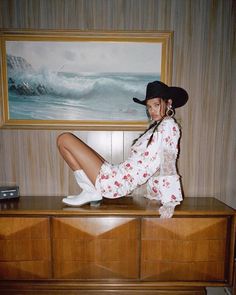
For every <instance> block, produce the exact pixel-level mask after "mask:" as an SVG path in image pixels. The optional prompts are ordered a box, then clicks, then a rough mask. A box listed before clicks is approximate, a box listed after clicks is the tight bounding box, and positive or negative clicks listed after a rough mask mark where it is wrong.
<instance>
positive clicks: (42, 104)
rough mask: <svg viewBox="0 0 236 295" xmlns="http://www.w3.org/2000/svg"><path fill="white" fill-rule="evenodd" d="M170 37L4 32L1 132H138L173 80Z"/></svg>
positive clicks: (126, 33)
mask: <svg viewBox="0 0 236 295" xmlns="http://www.w3.org/2000/svg"><path fill="white" fill-rule="evenodd" d="M172 42H173V33H172V32H163V31H162V32H159V31H146V32H143V31H142V32H138V31H137V32H134V31H132V32H131V31H120V32H119V31H115V32H101V31H93V32H86V31H75V30H73V31H54V30H40V31H38V30H37V31H32V30H24V31H22V30H19V31H1V81H2V89H1V90H2V91H1V93H2V95H1V100H2V120H1V121H2V124H1V127H2V128H43V129H46V128H49V129H50V128H52V129H53V128H54V129H55V128H60V129H66V128H69V129H71V128H80V129H81V130H82V129H83V130H85V129H93V130H140V129H143V128H144V127H145V126H146V125H147V118H146V116H145V110H144V108H143V106H140V105H138V104H134V103H133V100H132V98H133V97H134V96H135V97H139V98H141V99H143V98H144V97H145V88H146V84H147V83H148V82H149V81H153V80H161V81H163V82H165V83H167V84H169V83H170V82H171V66H172Z"/></svg>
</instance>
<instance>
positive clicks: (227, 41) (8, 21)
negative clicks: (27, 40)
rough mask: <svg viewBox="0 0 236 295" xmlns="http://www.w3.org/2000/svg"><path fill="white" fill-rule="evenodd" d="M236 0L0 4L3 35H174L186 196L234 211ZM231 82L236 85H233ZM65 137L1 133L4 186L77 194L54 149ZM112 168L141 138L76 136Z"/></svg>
mask: <svg viewBox="0 0 236 295" xmlns="http://www.w3.org/2000/svg"><path fill="white" fill-rule="evenodd" d="M233 2H234V1H233V0H214V1H213V0H123V1H121V0H83V1H82V0H78V1H75V0H67V1H65V0H64V1H63V0H58V1H56V0H47V1H46V0H36V1H33V0H15V1H11V0H8V1H7V0H1V1H0V27H1V28H3V29H4V28H17V29H20V28H30V29H80V30H142V31H145V30H168V31H169V30H171V31H174V48H173V49H174V50H173V72H172V84H173V85H178V86H182V87H184V88H186V89H187V90H188V92H189V95H190V100H189V102H188V104H187V105H186V106H185V107H183V108H182V109H181V110H179V111H178V113H177V116H178V117H179V118H180V119H181V125H182V133H183V136H182V140H181V154H180V159H179V171H180V174H181V175H182V177H183V188H184V192H185V196H186V197H192V196H195V197H202V196H215V197H217V198H218V199H220V200H222V201H224V202H226V203H227V204H229V205H231V206H233V207H236V201H235V200H236V196H235V179H236V163H235V153H236V134H235V127H236V115H235V114H236V100H235V93H236V92H235V90H236V89H235V86H234V84H235V70H234V68H235V67H233V61H235V44H233V40H234V31H233V29H234V17H235V6H234V7H233ZM233 77H234V83H233ZM61 132H62V130H57V131H55V130H6V129H2V130H0V165H1V166H0V167H1V168H0V182H1V183H2V184H4V183H18V184H19V185H20V189H21V194H22V195H38V196H40V195H50V196H52V197H53V195H66V194H68V192H70V193H72V192H75V191H76V190H77V188H76V185H75V182H74V179H73V177H72V174H71V173H70V172H69V169H68V168H67V167H66V165H65V164H64V163H63V161H62V160H61V159H60V157H59V155H58V152H57V150H56V137H57V135H58V134H59V133H61ZM75 133H76V134H77V135H79V136H82V137H83V138H84V139H85V141H86V142H87V143H88V144H90V145H91V146H92V147H95V148H96V149H97V150H98V151H99V152H100V153H101V154H102V155H103V156H104V157H106V158H107V159H108V160H110V161H113V162H115V163H116V162H119V161H122V160H123V158H124V157H126V155H127V152H128V146H129V145H130V142H131V140H132V139H133V138H135V137H136V136H137V134H138V132H132V131H89V132H87V131H79V130H78V131H76V132H75Z"/></svg>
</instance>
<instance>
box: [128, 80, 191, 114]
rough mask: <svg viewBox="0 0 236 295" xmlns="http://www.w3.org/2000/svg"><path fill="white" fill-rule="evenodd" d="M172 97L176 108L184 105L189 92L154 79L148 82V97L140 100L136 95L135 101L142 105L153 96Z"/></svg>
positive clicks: (173, 105)
mask: <svg viewBox="0 0 236 295" xmlns="http://www.w3.org/2000/svg"><path fill="white" fill-rule="evenodd" d="M156 97H158V98H163V99H172V107H173V108H174V109H176V108H179V107H182V106H183V105H184V104H186V102H187V100H188V93H187V92H186V91H185V90H184V89H183V88H181V87H169V86H168V85H166V84H165V83H163V82H160V81H153V82H150V83H148V85H147V89H146V97H145V99H144V100H139V99H138V98H136V97H134V98H133V101H134V102H137V103H139V104H142V105H146V103H147V100H149V99H152V98H156Z"/></svg>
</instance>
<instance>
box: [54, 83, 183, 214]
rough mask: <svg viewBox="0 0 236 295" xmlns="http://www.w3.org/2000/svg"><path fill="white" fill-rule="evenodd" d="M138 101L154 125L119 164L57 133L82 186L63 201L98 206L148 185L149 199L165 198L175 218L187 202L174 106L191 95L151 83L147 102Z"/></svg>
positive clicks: (164, 207)
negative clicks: (177, 209) (178, 163)
mask: <svg viewBox="0 0 236 295" xmlns="http://www.w3.org/2000/svg"><path fill="white" fill-rule="evenodd" d="M133 100H134V102H136V103H139V104H142V105H144V106H146V110H147V114H148V115H149V116H150V117H151V119H152V120H153V123H152V124H151V125H150V126H149V128H148V129H147V130H146V131H145V132H144V133H143V134H142V135H141V136H140V137H139V138H138V139H137V140H136V141H135V143H134V144H133V145H132V147H131V154H130V157H129V158H128V159H127V160H126V161H124V162H122V163H120V164H118V165H112V164H110V163H107V162H106V161H105V160H104V159H103V158H102V157H101V156H100V155H99V154H97V153H96V152H95V151H94V150H93V149H91V148H90V147H89V146H87V145H86V144H85V143H84V142H82V141H81V140H80V139H78V138H77V137H75V136H74V135H72V134H70V133H63V134H61V135H60V136H59V137H58V148H59V151H60V153H61V155H62V157H63V158H64V160H65V161H66V162H67V164H68V165H69V167H70V168H71V169H72V170H73V171H74V175H75V178H76V181H77V183H78V185H79V186H80V187H81V188H82V189H83V191H82V192H81V193H80V194H79V195H77V196H68V197H67V198H64V199H63V203H65V204H67V205H69V206H81V205H84V204H87V203H90V204H91V205H94V204H96V203H97V202H98V201H100V200H101V199H102V197H106V198H119V197H122V196H125V195H127V194H129V193H130V192H132V191H133V190H134V189H135V188H136V187H138V186H139V185H142V184H144V183H147V196H146V197H147V198H149V199H156V200H160V201H161V203H162V206H161V208H160V210H159V212H160V214H161V217H162V218H170V217H172V215H173V212H174V208H175V206H176V205H178V204H179V203H180V201H181V200H182V194H181V187H180V180H179V175H178V174H177V171H176V158H177V155H178V141H179V137H180V131H179V127H178V125H177V123H176V122H175V120H174V119H173V118H172V117H173V115H174V109H175V108H178V107H181V106H183V105H184V104H185V103H186V102H187V100H188V94H187V92H186V91H185V90H184V89H182V88H180V87H169V86H167V85H166V84H164V83H162V82H160V81H154V82H150V83H148V85H147V89H146V97H145V99H144V100H139V99H137V98H133Z"/></svg>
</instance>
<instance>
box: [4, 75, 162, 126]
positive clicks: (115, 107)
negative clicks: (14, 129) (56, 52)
mask: <svg viewBox="0 0 236 295" xmlns="http://www.w3.org/2000/svg"><path fill="white" fill-rule="evenodd" d="M13 79H14V83H15V84H18V85H20V84H22V83H24V84H26V85H28V87H29V88H30V89H36V88H37V87H38V86H39V85H41V86H42V85H43V87H44V88H45V89H46V91H45V93H43V94H35V93H34V95H30V94H29V93H28V94H27V95H25V94H24V93H23V94H22V93H21V94H19V93H18V92H17V91H14V90H12V89H10V88H9V113H10V119H22V120H24V119H30V120H83V121H87V120H89V121H107V120H108V121H115V120H118V121H133V120H146V113H145V108H144V107H143V106H141V105H139V104H136V103H134V102H133V99H132V98H133V97H138V98H140V99H144V97H145V91H146V85H147V83H148V82H150V81H154V80H158V79H160V76H159V75H157V74H143V73H141V74H137V73H79V74H74V73H65V72H57V73H56V72H49V71H41V72H33V73H30V74H29V73H28V74H25V75H24V76H15V77H13Z"/></svg>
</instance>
